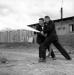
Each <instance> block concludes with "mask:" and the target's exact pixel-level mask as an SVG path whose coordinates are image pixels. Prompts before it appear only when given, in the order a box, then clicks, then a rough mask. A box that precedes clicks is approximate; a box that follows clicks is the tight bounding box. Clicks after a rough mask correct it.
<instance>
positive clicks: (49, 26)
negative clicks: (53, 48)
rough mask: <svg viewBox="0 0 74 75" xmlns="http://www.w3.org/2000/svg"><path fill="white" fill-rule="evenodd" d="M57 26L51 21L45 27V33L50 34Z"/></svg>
mask: <svg viewBox="0 0 74 75" xmlns="http://www.w3.org/2000/svg"><path fill="white" fill-rule="evenodd" d="M54 28H55V24H54V23H53V22H52V21H51V22H50V23H48V25H47V26H45V27H44V33H48V32H49V33H50V32H52V31H53V30H54Z"/></svg>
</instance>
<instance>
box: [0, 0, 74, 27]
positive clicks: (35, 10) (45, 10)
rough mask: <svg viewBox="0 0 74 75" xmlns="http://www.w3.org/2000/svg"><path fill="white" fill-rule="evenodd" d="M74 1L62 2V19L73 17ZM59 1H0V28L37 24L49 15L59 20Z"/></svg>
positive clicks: (65, 0)
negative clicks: (41, 18)
mask: <svg viewBox="0 0 74 75" xmlns="http://www.w3.org/2000/svg"><path fill="white" fill-rule="evenodd" d="M73 5H74V0H64V2H63V8H64V17H70V16H74V7H73ZM60 8H61V0H0V28H8V27H9V28H11V27H18V25H19V26H21V27H23V25H28V24H33V23H36V22H38V18H40V17H44V16H45V15H49V16H50V17H51V19H59V18H60Z"/></svg>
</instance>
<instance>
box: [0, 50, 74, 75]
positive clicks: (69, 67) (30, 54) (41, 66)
mask: <svg viewBox="0 0 74 75" xmlns="http://www.w3.org/2000/svg"><path fill="white" fill-rule="evenodd" d="M0 56H1V57H5V58H7V59H8V63H7V64H1V63H0V75H74V55H73V54H72V55H71V57H72V60H71V61H68V60H65V58H64V57H63V56H62V55H60V54H56V57H57V60H52V59H51V58H47V62H46V63H38V51H37V50H34V49H30V50H25V49H0Z"/></svg>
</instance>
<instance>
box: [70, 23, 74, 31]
mask: <svg viewBox="0 0 74 75" xmlns="http://www.w3.org/2000/svg"><path fill="white" fill-rule="evenodd" d="M69 27H70V32H74V24H70V25H69Z"/></svg>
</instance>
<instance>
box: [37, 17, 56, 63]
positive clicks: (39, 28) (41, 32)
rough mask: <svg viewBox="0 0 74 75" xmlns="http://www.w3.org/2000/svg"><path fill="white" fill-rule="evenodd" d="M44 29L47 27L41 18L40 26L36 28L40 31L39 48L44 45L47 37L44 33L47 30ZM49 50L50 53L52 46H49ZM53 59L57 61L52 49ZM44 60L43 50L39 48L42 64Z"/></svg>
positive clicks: (38, 35) (38, 37) (38, 36)
mask: <svg viewBox="0 0 74 75" xmlns="http://www.w3.org/2000/svg"><path fill="white" fill-rule="evenodd" d="M44 27H45V25H44V19H43V18H40V19H39V24H38V25H37V26H36V29H37V30H39V31H40V33H37V43H38V44H39V46H40V45H41V44H42V43H43V41H44V40H45V38H46V36H45V34H44V32H43V30H44V29H45V28H44ZM47 49H48V51H49V52H50V46H48V48H47ZM51 57H52V58H53V59H55V54H54V52H53V50H52V49H51ZM42 60H43V58H42V50H40V47H39V61H40V62H41V61H42Z"/></svg>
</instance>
